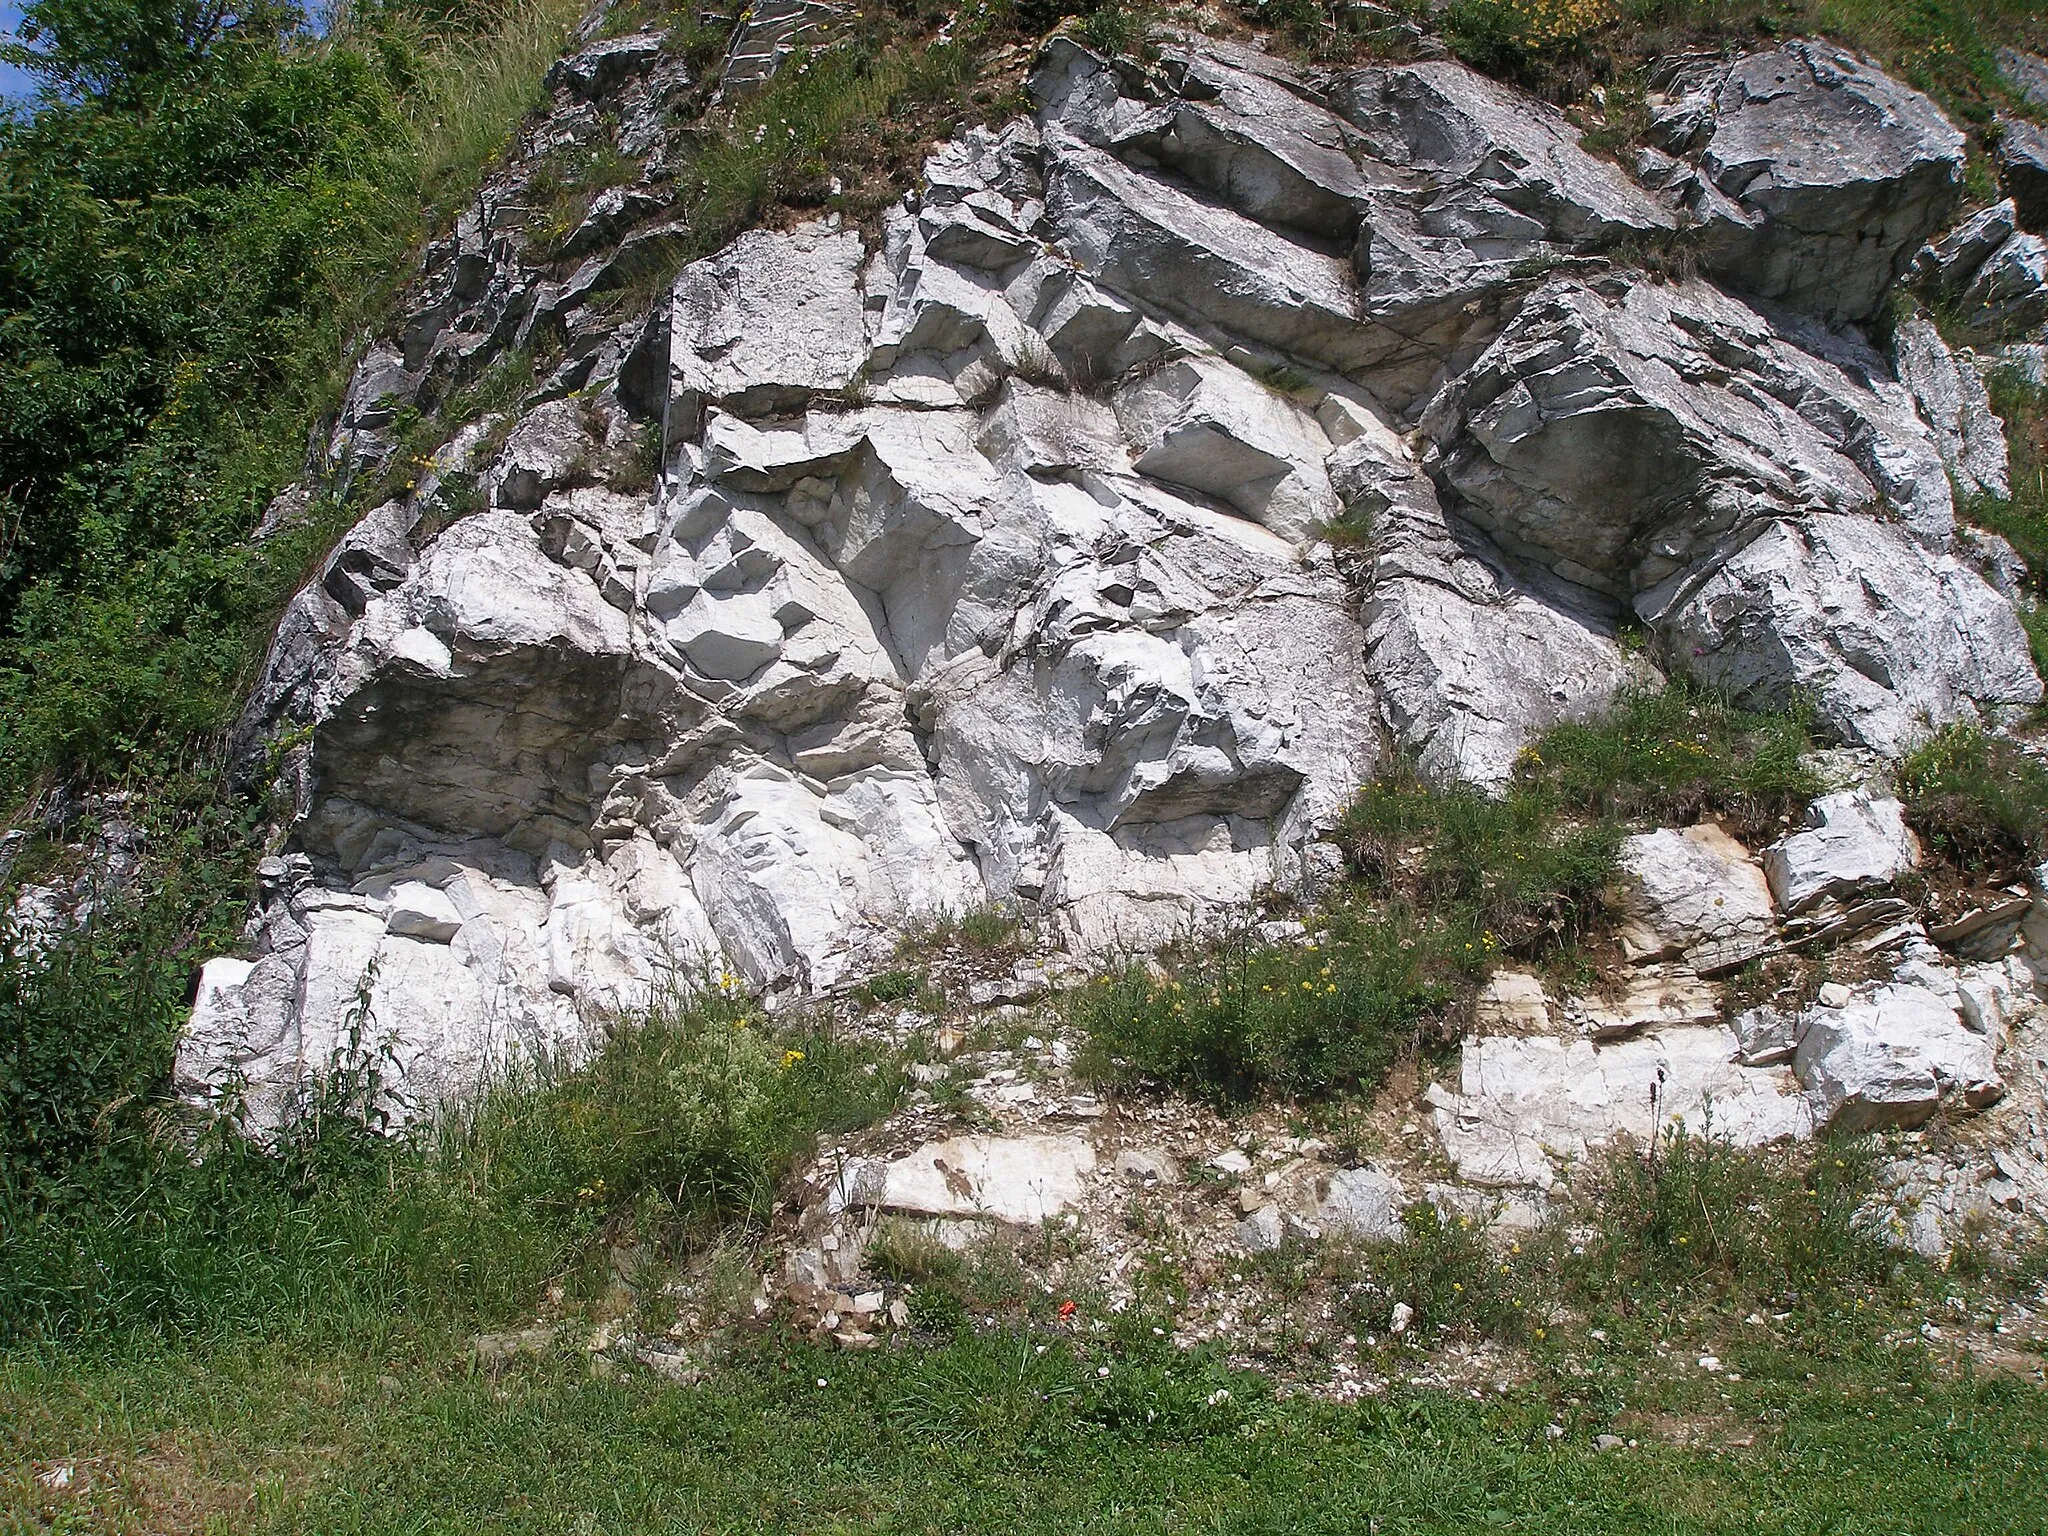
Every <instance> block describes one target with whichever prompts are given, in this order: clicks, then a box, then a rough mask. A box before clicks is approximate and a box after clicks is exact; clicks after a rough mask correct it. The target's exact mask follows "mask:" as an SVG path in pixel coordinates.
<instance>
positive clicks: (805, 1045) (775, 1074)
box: [0, 988, 900, 1339]
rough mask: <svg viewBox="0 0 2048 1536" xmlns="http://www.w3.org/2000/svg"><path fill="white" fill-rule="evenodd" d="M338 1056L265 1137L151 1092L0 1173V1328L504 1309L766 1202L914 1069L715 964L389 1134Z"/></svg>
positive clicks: (744, 1215) (174, 1329) (240, 1327)
mask: <svg viewBox="0 0 2048 1536" xmlns="http://www.w3.org/2000/svg"><path fill="white" fill-rule="evenodd" d="M180 1000H181V1001H182V998H181V997H180ZM335 1065H336V1067H337V1069H338V1070H336V1071H335V1072H333V1073H331V1074H330V1075H328V1076H327V1077H325V1078H322V1079H319V1080H316V1082H315V1083H314V1084H313V1085H312V1086H311V1088H310V1089H309V1097H308V1099H307V1101H306V1102H305V1103H304V1105H303V1106H302V1109H303V1113H302V1114H301V1116H300V1117H299V1118H298V1119H297V1120H296V1121H295V1122H294V1125H293V1128H292V1129H291V1130H290V1131H289V1132H288V1133H287V1134H284V1135H282V1136H280V1137H277V1138H275V1139H274V1140H272V1141H271V1142H269V1143H267V1144H264V1145H260V1146H259V1145H257V1144H256V1143H253V1142H251V1141H249V1140H247V1139H245V1138H243V1137H241V1136H239V1135H236V1134H233V1133H232V1132H231V1131H230V1130H229V1129H228V1128H227V1127H226V1125H225V1124H224V1123H223V1124H216V1125H215V1126H213V1127H212V1128H210V1129H208V1130H205V1131H203V1132H202V1134H201V1135H200V1136H199V1137H198V1139H197V1140H196V1141H195V1140H194V1139H193V1138H192V1137H190V1136H187V1135H182V1134H178V1133H176V1131H175V1129H174V1128H173V1127H171V1126H170V1125H168V1124H167V1123H166V1122H165V1121H164V1120H163V1119H162V1117H161V1116H157V1115H144V1116H141V1117H138V1118H136V1119H135V1120H133V1121H116V1122H114V1123H113V1128H112V1130H111V1131H110V1132H109V1133H108V1134H107V1135H105V1136H103V1137H102V1138H100V1139H99V1140H97V1141H95V1142H94V1144H93V1145H92V1147H91V1148H90V1149H89V1150H88V1151H87V1152H86V1153H85V1154H84V1155H82V1156H73V1157H72V1158H71V1160H70V1161H69V1162H68V1163H67V1165H66V1166H65V1169H64V1173H65V1178H64V1182H63V1185H62V1189H61V1197H59V1198H51V1197H49V1194H48V1192H47V1191H46V1190H42V1189H29V1188H25V1187H21V1186H17V1185H13V1184H9V1183H7V1182H6V1181H0V1223H4V1232H5V1237H6V1242H5V1243H4V1244H0V1338H11V1337H18V1336H23V1335H37V1334H40V1335H46V1336H79V1335H87V1334H90V1335H101V1336H108V1335H111V1336H115V1337H121V1336H125V1335H130V1334H138V1333H139V1334H146V1335H151V1336H157V1337H179V1338H185V1337H194V1336H198V1337H205V1338H216V1339H218V1338H226V1337H231V1336H234V1335H236V1334H239V1333H251V1332H266V1331H275V1330H279V1329H287V1330H288V1329H304V1328H314V1327H319V1326H327V1325H329V1324H332V1325H333V1326H337V1327H340V1326H348V1325H349V1324H351V1323H362V1322H364V1321H366V1320H368V1319H374V1318H378V1317H387V1318H388V1317H391V1316H394V1315H403V1316H408V1317H411V1318H414V1319H415V1320H418V1319H431V1318H451V1319H464V1318H490V1317H497V1316H503V1315H507V1314H509V1313H513V1312H516V1311H518V1310H519V1309H521V1308H529V1307H531V1306H532V1305H533V1304H534V1297H535V1296H536V1294H537V1293H538V1290H539V1287H540V1286H541V1284H542V1283H543V1282H545V1281H547V1280H550V1279H553V1278H556V1277H565V1278H567V1279H569V1280H571V1281H574V1280H577V1279H578V1277H579V1276H581V1275H582V1274H583V1273H584V1271H585V1268H586V1266H587V1264H588V1261H590V1260H591V1259H592V1258H593V1257H595V1256H600V1255H602V1253H603V1251H604V1247H605V1245H606V1244H607V1243H608V1242H609V1241H610V1240H611V1239H613V1238H614V1237H619V1236H623V1235H625V1234H627V1233H630V1234H631V1235H632V1236H633V1238H634V1239H635V1240H637V1241H639V1242H641V1243H643V1244H647V1245H651V1246H652V1247H654V1248H655V1249H657V1250H660V1249H663V1248H669V1249H673V1248H678V1247H681V1246H682V1245H685V1244H687V1243H689V1242H691V1241H694V1240H696V1239H697V1238H700V1237H707V1236H709V1235H711V1234H712V1233H714V1232H715V1231H717V1230H719V1229H722V1228H724V1227H726V1226H727V1225H729V1224H733V1223H740V1224H744V1225H748V1226H758V1224H759V1223H760V1222H761V1221H762V1220H763V1219H764V1218H765V1217H766V1215H767V1213H768V1209H769V1206H770V1204H771V1203H772V1197H773V1191H774V1188H775V1185H776V1182H777V1181H778V1180H779V1179H780V1178H781V1177H782V1176H783V1175H784V1174H785V1173H786V1172H787V1170H788V1168H789V1167H790V1165H791V1163H792V1161H793V1160H794V1159H796V1158H797V1157H799V1156H801V1155H803V1154H805V1153H807V1152H808V1151H809V1150H810V1148H811V1146H812V1144H813V1142H814V1139H815V1137H816V1136H817V1135H818V1133H819V1132H821V1131H833V1132H839V1131H846V1130H851V1129H854V1128H856V1127H858V1126H860V1125H862V1124H865V1123H867V1122H868V1121H870V1120H872V1119H873V1118H875V1117H876V1116H878V1115H880V1114H882V1113H884V1112H885V1111H886V1110H887V1109H889V1108H890V1107H891V1106H892V1105H893V1104H894V1102H895V1096H896V1093H897V1090H898V1088H899V1086H900V1076H899V1074H898V1073H897V1072H896V1071H895V1070H894V1066H893V1064H892V1063H891V1062H887V1061H876V1060H872V1059H864V1058H862V1057H860V1056H857V1055H856V1054H854V1053H853V1052H851V1051H850V1050H848V1049H847V1048H846V1047H844V1046H842V1045H839V1044H837V1043H835V1042H833V1041H831V1040H829V1039H823V1038H814V1037H811V1036H808V1035H805V1034H801V1033H791V1032H786V1031H781V1030H777V1029H774V1028H772V1027H771V1025H770V1024H769V1022H768V1021H766V1020H764V1019H762V1018H761V1017H760V1016H759V1014H758V1012H757V1011H756V1010H754V1009H753V1008H752V1007H751V1006H750V1005H749V1003H748V1002H747V1000H746V999H744V998H740V997H737V996H731V995H728V994H726V993H725V992H723V991H721V990H719V989H716V988H714V989H712V990H710V991H709V992H708V993H706V994H704V995H702V996H698V997H695V998H691V999H682V998H676V999H672V1000H670V1001H669V1002H668V1003H666V1004H665V1005H663V1006H662V1007H660V1008H657V1009H655V1010H654V1011H653V1012H652V1013H650V1014H649V1015H648V1016H647V1017H645V1018H643V1019H636V1020H633V1021H628V1022H622V1023H621V1024H620V1025H619V1026H618V1027H617V1028H615V1029H614V1030H613V1031H612V1033H611V1035H610V1036H609V1037H608V1038H607V1040H606V1041H605V1043H604V1045H603V1047H602V1048H601V1049H600V1050H599V1051H598V1052H597V1054H596V1055H595V1056H594V1057H593V1058H592V1059H591V1060H590V1061H589V1062H587V1063H585V1064H583V1065H580V1066H576V1067H566V1066H553V1067H548V1066H535V1067H529V1068H527V1069H526V1070H523V1071H511V1072H508V1073H507V1074H506V1075H505V1076H504V1077H502V1078H501V1080H499V1081H498V1082H497V1083H495V1084H494V1085H492V1086H490V1087H489V1088H487V1089H486V1090H484V1091H482V1092H481V1093H480V1094H479V1095H478V1096H477V1097H476V1099H475V1100H473V1101H472V1102H470V1103H468V1104H466V1105H460V1106H454V1107H452V1108H451V1109H450V1111H449V1112H447V1113H446V1114H444V1115H443V1117H442V1118H441V1119H439V1120H438V1121H436V1122H434V1123H432V1124H430V1125H427V1126H423V1127H420V1128H417V1129H415V1130H414V1131H411V1132H409V1133H405V1134H400V1135H396V1136H386V1135H381V1134H378V1130H379V1119H380V1116H379V1104H378V1099H377V1093H376V1088H377V1084H376V1082H375V1080H374V1073H375V1071H376V1063H375V1061H374V1059H372V1058H368V1057H364V1058H359V1059H356V1060H353V1061H345V1062H338V1063H336V1064H335ZM143 1080H144V1081H145V1083H146V1082H147V1074H146V1073H145V1074H143ZM152 1086H153V1085H152ZM592 1278H593V1280H595V1281H598V1282H602V1280H603V1279H604V1278H605V1272H604V1268H603V1266H602V1265H599V1266H597V1269H596V1271H595V1272H594V1274H593V1275H592Z"/></svg>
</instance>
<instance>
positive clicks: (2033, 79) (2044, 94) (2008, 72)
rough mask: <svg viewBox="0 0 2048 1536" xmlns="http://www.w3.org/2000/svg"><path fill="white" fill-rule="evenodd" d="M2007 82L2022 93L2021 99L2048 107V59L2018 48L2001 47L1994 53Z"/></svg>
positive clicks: (2000, 71) (2031, 103)
mask: <svg viewBox="0 0 2048 1536" xmlns="http://www.w3.org/2000/svg"><path fill="white" fill-rule="evenodd" d="M1993 56H1994V57H1995V58H1996V59H1997V61H1998V72H1999V73H2000V74H2001V75H2003V76H2005V80H2006V84H2008V85H2010V86H2011V87H2012V88H2013V89H2014V90H2016V91H2018V92H2019V93H2020V99H2021V100H2023V101H2025V102H2027V103H2029V104H2030V105H2032V106H2036V107H2048V59H2044V58H2042V57H2041V56H2040V55H2039V54H2034V53H2022V52H2021V51H2020V50H2019V49H2017V48H2000V49H1998V50H1997V52H1996V53H1995V54H1994V55H1993Z"/></svg>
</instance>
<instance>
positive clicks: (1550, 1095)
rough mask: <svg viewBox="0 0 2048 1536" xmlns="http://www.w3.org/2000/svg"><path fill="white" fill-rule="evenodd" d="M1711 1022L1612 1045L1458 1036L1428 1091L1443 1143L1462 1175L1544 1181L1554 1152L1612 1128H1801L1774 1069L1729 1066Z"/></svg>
mask: <svg viewBox="0 0 2048 1536" xmlns="http://www.w3.org/2000/svg"><path fill="white" fill-rule="evenodd" d="M1736 1051H1737V1044H1736V1040H1735V1037H1734V1036H1733V1035H1732V1034H1731V1033H1730V1032H1729V1031H1728V1030H1727V1029H1726V1028H1725V1027H1723V1026H1720V1025H1709V1026H1699V1027H1690V1028H1674V1029H1666V1030H1661V1031H1658V1032H1656V1033H1653V1034H1645V1035H1639V1036H1637V1037H1635V1038H1633V1039H1629V1040H1623V1041H1620V1042H1619V1043H1616V1044H1612V1045H1596V1044H1594V1043H1592V1042H1590V1041H1586V1040H1561V1039H1557V1038H1555V1037H1549V1036H1534V1037H1530V1038H1523V1039H1517V1038H1511V1037H1507V1036H1479V1037H1474V1038H1472V1039H1468V1040H1467V1041H1466V1042H1465V1048H1464V1052H1463V1065H1462V1068H1461V1073H1460V1077H1459V1085H1458V1089H1457V1091H1456V1092H1452V1091H1451V1090H1449V1089H1445V1088H1442V1087H1432V1088H1431V1089H1430V1100H1431V1103H1432V1105H1433V1106H1434V1108H1435V1112H1436V1124H1437V1133H1438V1135H1439V1136H1440V1137H1441V1139H1442V1141H1443V1146H1444V1151H1445V1153H1446V1155H1447V1156H1449V1157H1450V1159H1451V1161H1452V1162H1453V1163H1454V1164H1456V1166H1457V1169H1458V1176H1459V1177H1460V1178H1462V1179H1464V1180H1465V1181H1466V1182H1467V1183H1472V1184H1481V1185H1494V1186H1504V1187H1513V1186H1534V1187H1536V1188H1539V1189H1548V1188H1549V1187H1550V1186H1551V1185H1552V1184H1553V1183H1554V1182H1555V1181H1556V1177H1557V1173H1558V1165H1559V1163H1560V1162H1566V1161H1571V1160H1576V1159H1578V1158H1581V1157H1583V1156H1584V1155H1585V1154H1586V1151H1587V1149H1588V1148H1589V1147H1591V1146H1597V1145H1599V1144H1601V1143H1603V1142H1605V1141H1607V1140H1609V1139H1611V1138H1613V1137H1615V1136H1617V1135H1627V1136H1631V1137H1633V1138H1635V1139H1636V1140H1637V1141H1639V1142H1642V1141H1648V1140H1649V1139H1650V1138H1651V1137H1654V1136H1657V1135H1660V1134H1662V1133H1663V1132H1664V1131H1665V1130H1666V1129H1667V1128H1668V1127H1670V1126H1671V1125H1672V1124H1673V1123H1680V1124H1683V1125H1684V1126H1685V1127H1686V1128H1687V1129H1688V1130H1690V1131H1692V1132H1694V1133H1705V1132H1706V1131H1707V1130H1708V1128H1709V1126H1708V1122H1709V1120H1710V1119H1711V1122H1712V1125H1711V1129H1712V1132H1713V1134H1715V1135H1717V1136H1726V1137H1727V1138H1728V1139H1729V1140H1730V1141H1731V1142H1732V1143H1733V1144H1734V1145H1736V1146H1745V1147H1747V1146H1761V1145H1764V1144H1766V1143H1769V1142H1772V1141H1778V1140H1783V1139H1787V1138H1794V1137H1801V1136H1805V1135H1808V1134H1810V1133H1811V1130H1812V1124H1813V1122H1812V1118H1811V1115H1810V1112H1809V1110H1808V1107H1807V1102H1806V1100H1805V1099H1804V1098H1802V1097H1801V1096H1800V1095H1799V1093H1798V1092H1797V1091H1796V1087H1795V1085H1794V1084H1793V1083H1792V1081H1791V1079H1790V1076H1789V1075H1788V1074H1785V1073H1783V1072H1775V1071H1759V1070H1756V1069H1753V1068H1748V1067H1741V1066H1737V1065H1736V1064H1735V1061H1734V1057H1735V1055H1736Z"/></svg>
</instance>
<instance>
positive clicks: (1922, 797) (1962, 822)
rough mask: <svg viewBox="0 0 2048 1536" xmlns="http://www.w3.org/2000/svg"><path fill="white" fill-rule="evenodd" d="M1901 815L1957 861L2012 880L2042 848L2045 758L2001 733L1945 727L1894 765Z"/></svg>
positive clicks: (2047, 802)
mask: <svg viewBox="0 0 2048 1536" xmlns="http://www.w3.org/2000/svg"><path fill="white" fill-rule="evenodd" d="M1899 793H1900V796H1901V797H1902V798H1903V799H1904V801H1905V804H1906V816H1907V819H1908V820H1909V821H1910V822H1911V823H1912V824H1913V827H1914V828H1915V830H1917V831H1918V832H1919V833H1920V835H1921V836H1922V837H1923V838H1925V839H1926V840H1927V842H1928V843H1929V844H1930V845H1931V847H1932V848H1933V850H1934V851H1935V853H1936V854H1938V855H1940V856H1941V857H1942V858H1944V859H1946V860H1947V861H1949V862H1950V863H1952V864H1954V865H1955V866H1957V867H1958V868H1961V869H1964V870H1967V871H1970V872H1973V873H1976V874H1980V875H1988V876H1990V877H1992V878H1995V879H2000V880H2004V879H2011V878H2015V877H2018V876H2021V875H2023V874H2024V873H2025V871H2026V868H2027V866H2029V865H2031V864H2033V863H2035V862H2036V861H2038V860H2039V859H2041V858H2042V857H2043V856H2044V855H2048V764H2044V763H2043V762H2042V761H2041V760H2040V759H2039V758H2037V757H2033V756H2030V755H2029V754H2027V753H2026V752H2023V751H2022V750H2021V749H2020V748H2019V746H2018V745H2017V744H2015V743H2014V742H2013V741H2012V740H2010V739H2009V738H2007V737H2002V736H1989V735H1986V734H1985V733H1984V732H1982V731H1978V730H1973V729H1971V728H1969V727H1967V726H1959V725H1958V726H1950V727H1949V728H1948V729H1946V730H1944V731H1941V732H1939V733H1937V734H1936V735H1935V736H1934V737H1933V738H1932V739H1930V740H1929V741H1927V742H1926V743H1925V744H1924V745H1922V746H1920V747H1918V748H1916V749H1915V750H1914V751H1912V752H1910V753H1908V754H1907V755H1906V758H1905V759H1904V761H1902V762H1901V763H1900V764H1899Z"/></svg>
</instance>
